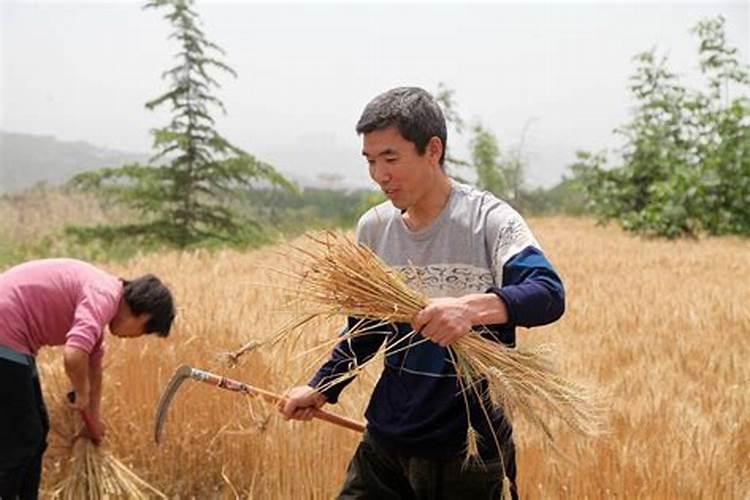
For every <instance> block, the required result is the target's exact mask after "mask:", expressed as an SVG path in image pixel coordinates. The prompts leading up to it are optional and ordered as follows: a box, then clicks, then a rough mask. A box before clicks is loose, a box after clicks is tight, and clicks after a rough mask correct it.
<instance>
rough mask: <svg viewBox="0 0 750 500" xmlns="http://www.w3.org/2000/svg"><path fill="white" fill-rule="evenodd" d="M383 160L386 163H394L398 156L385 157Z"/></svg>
mask: <svg viewBox="0 0 750 500" xmlns="http://www.w3.org/2000/svg"><path fill="white" fill-rule="evenodd" d="M385 161H387V162H388V163H395V162H396V161H398V158H386V159H385Z"/></svg>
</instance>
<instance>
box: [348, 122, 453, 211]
mask: <svg viewBox="0 0 750 500" xmlns="http://www.w3.org/2000/svg"><path fill="white" fill-rule="evenodd" d="M441 153H442V145H441V144H440V139H438V138H436V137H433V138H432V140H431V141H430V143H428V145H427V149H426V150H425V153H424V154H423V155H420V154H418V153H417V148H416V146H415V145H414V143H412V142H409V141H407V140H406V139H404V138H403V136H402V135H401V133H400V132H399V131H398V128H396V127H395V126H394V127H388V128H386V129H383V130H375V131H373V132H368V133H366V134H364V135H363V136H362V155H363V156H364V157H365V159H366V160H367V164H368V166H369V169H370V177H371V178H372V180H374V181H375V182H376V183H377V184H378V186H380V189H382V190H383V193H385V195H386V196H387V197H388V199H389V200H391V203H393V205H394V206H395V207H396V208H398V209H400V210H407V209H409V208H411V207H413V206H414V205H415V204H417V203H418V202H419V201H420V200H421V199H423V197H424V196H425V194H426V193H428V192H429V191H430V189H432V187H433V181H434V179H435V177H436V176H437V175H438V173H439V172H440V165H439V160H440V154H441Z"/></svg>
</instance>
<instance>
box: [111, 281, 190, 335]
mask: <svg viewBox="0 0 750 500" xmlns="http://www.w3.org/2000/svg"><path fill="white" fill-rule="evenodd" d="M122 283H123V287H122V301H121V302H120V307H119V309H118V311H117V313H116V314H115V316H114V318H112V321H111V322H110V324H109V329H110V331H111V332H112V334H113V335H115V336H117V337H140V336H141V335H145V334H152V333H155V334H156V335H158V336H159V337H166V336H168V335H169V330H170V328H171V327H172V321H173V320H174V316H175V310H174V302H173V300H172V293H171V292H170V291H169V288H167V287H166V286H165V285H164V284H163V283H162V282H161V281H160V280H159V278H157V277H156V276H154V275H153V274H147V275H145V276H141V277H140V278H136V279H134V280H132V281H128V280H122Z"/></svg>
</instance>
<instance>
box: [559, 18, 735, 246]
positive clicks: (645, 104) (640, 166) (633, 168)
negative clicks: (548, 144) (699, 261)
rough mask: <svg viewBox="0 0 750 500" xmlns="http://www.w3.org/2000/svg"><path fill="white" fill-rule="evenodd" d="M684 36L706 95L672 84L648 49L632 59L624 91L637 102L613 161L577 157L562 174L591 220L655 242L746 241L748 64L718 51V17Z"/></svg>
mask: <svg viewBox="0 0 750 500" xmlns="http://www.w3.org/2000/svg"><path fill="white" fill-rule="evenodd" d="M692 31H693V33H695V34H697V36H698V38H699V59H700V68H701V72H702V74H703V76H704V77H705V78H706V80H707V89H708V90H707V91H705V90H704V91H701V90H689V89H686V88H685V87H683V86H682V85H680V84H679V82H678V79H677V77H676V75H674V74H673V73H671V72H670V71H669V69H668V67H667V60H666V58H660V59H659V58H657V57H656V55H655V51H654V50H651V51H649V52H644V53H642V54H639V55H638V56H636V58H635V61H636V63H637V69H636V72H635V75H634V76H633V77H632V78H631V82H632V83H631V86H630V90H631V92H632V94H633V97H634V98H635V100H636V102H637V104H638V105H637V108H636V111H635V113H634V116H633V118H632V119H631V121H630V122H628V123H626V124H625V125H624V126H622V127H620V128H619V129H617V130H616V131H615V132H616V133H617V134H619V135H621V136H622V137H623V138H624V139H625V147H624V149H623V151H622V155H621V158H620V164H618V165H616V166H615V167H613V168H607V165H606V164H607V157H606V154H605V153H598V154H592V153H589V152H579V153H578V161H577V162H576V163H575V164H573V165H572V166H571V169H572V171H573V174H574V176H575V178H576V180H577V181H578V182H579V183H580V185H581V186H582V189H583V191H584V193H585V196H586V200H587V206H588V207H589V208H590V209H591V210H593V212H594V213H595V214H597V216H598V217H599V218H600V219H601V220H610V219H615V220H619V221H620V222H621V224H622V225H623V227H624V228H626V229H629V230H633V231H638V232H642V233H646V234H653V235H659V236H665V237H678V236H685V235H693V236H694V235H697V234H699V233H702V232H707V233H709V234H714V235H719V234H745V235H748V234H750V210H748V209H747V207H748V206H749V205H750V100H749V99H748V97H747V96H748V94H747V90H748V86H750V78H749V77H748V74H749V73H748V67H747V66H746V65H742V64H741V63H740V62H739V61H738V60H737V57H736V54H737V50H736V49H735V48H730V47H728V46H727V42H726V38H725V35H724V19H723V18H722V17H718V18H715V19H707V20H704V21H701V22H700V23H698V25H697V26H696V27H695V28H694V29H693V30H692ZM732 90H736V91H738V97H734V98H732V92H731V91H732Z"/></svg>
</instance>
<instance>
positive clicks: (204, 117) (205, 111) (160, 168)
mask: <svg viewBox="0 0 750 500" xmlns="http://www.w3.org/2000/svg"><path fill="white" fill-rule="evenodd" d="M191 5H192V0H152V1H150V2H148V3H147V4H146V5H145V8H147V9H149V8H162V7H165V8H168V9H169V12H168V13H167V14H166V15H165V18H166V19H167V20H168V21H169V22H170V23H171V24H172V25H173V27H174V32H173V33H172V35H171V38H173V39H175V40H177V41H178V42H179V43H180V46H181V48H180V51H179V52H178V53H177V55H176V57H177V60H178V63H177V65H176V66H174V67H173V68H171V69H169V70H167V71H166V72H165V73H164V75H163V76H164V77H165V78H167V79H168V80H169V81H170V82H171V83H170V86H169V88H168V90H167V91H166V92H165V93H164V94H162V95H160V96H159V97H157V98H155V99H153V100H152V101H149V102H148V103H146V107H147V108H148V109H151V110H153V109H155V108H158V107H161V106H169V107H170V109H171V112H172V120H171V122H170V123H169V124H168V125H167V126H166V127H163V128H159V129H156V130H153V131H152V136H153V147H154V149H155V151H156V153H155V155H154V156H153V158H152V159H151V161H150V162H149V164H148V165H142V164H137V163H134V164H129V165H125V166H122V167H118V168H107V169H101V170H98V171H95V172H87V173H84V174H80V175H77V176H76V177H74V178H73V179H72V181H71V183H72V185H74V186H75V187H77V188H79V189H82V190H88V191H95V192H98V193H101V194H102V195H104V196H107V197H108V198H109V199H111V200H112V201H114V202H119V203H124V204H126V205H127V206H129V207H131V208H133V209H135V210H136V211H138V212H139V214H140V218H139V220H138V221H137V222H134V223H132V224H128V225H121V226H114V227H112V226H96V227H87V228H82V227H74V228H70V229H69V231H68V232H69V234H73V235H75V236H76V237H78V238H80V239H82V240H89V239H92V238H99V239H102V240H104V241H107V242H113V241H115V240H121V239H127V240H137V241H139V242H142V243H143V244H146V245H158V244H161V243H166V244H168V245H173V246H177V247H187V246H190V245H195V244H206V243H208V244H211V243H212V242H213V243H231V244H243V245H244V244H247V243H249V242H257V241H259V240H260V239H262V238H263V234H262V230H261V226H260V224H259V223H258V222H257V221H254V220H252V219H251V218H248V217H246V216H243V215H242V214H240V213H239V212H238V211H237V210H236V208H235V207H236V205H237V204H236V200H237V197H238V194H239V193H240V192H241V190H243V189H244V190H246V189H248V188H250V187H253V186H257V185H261V186H265V187H280V188H283V189H286V190H289V191H294V187H293V186H292V185H291V184H290V183H289V182H288V181H287V180H286V179H284V177H282V176H281V175H280V174H279V173H278V172H277V171H276V170H275V169H274V168H273V167H272V166H270V165H268V164H266V163H263V162H262V161H259V160H257V159H256V158H255V157H253V156H252V155H250V154H248V153H247V152H245V151H243V150H242V149H240V148H238V147H236V146H234V145H232V144H230V143H229V142H228V141H227V140H226V139H224V138H223V137H222V136H221V135H219V133H218V132H217V131H216V130H215V129H214V119H213V118H212V116H211V111H210V108H219V109H220V110H222V111H223V110H224V107H223V104H222V102H221V101H220V100H219V99H218V98H217V97H216V96H215V95H213V94H212V89H214V88H217V87H218V86H219V85H218V83H217V81H216V80H215V79H214V78H212V77H211V76H210V73H211V72H212V71H214V70H219V71H222V72H225V73H229V74H231V75H233V76H236V75H235V72H234V71H233V70H232V68H230V67H229V66H227V65H226V64H224V63H223V62H221V61H220V60H219V59H217V58H216V56H215V54H219V55H221V54H223V51H222V50H221V49H220V48H219V47H218V46H216V45H215V44H213V43H211V42H209V41H208V40H206V38H205V35H204V34H203V31H202V30H201V29H200V28H199V19H198V15H197V14H196V13H195V12H194V11H193V10H191V8H190V7H191Z"/></svg>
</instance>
